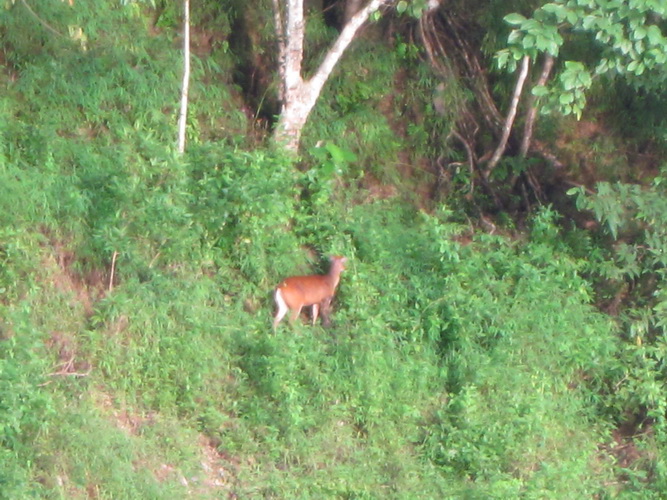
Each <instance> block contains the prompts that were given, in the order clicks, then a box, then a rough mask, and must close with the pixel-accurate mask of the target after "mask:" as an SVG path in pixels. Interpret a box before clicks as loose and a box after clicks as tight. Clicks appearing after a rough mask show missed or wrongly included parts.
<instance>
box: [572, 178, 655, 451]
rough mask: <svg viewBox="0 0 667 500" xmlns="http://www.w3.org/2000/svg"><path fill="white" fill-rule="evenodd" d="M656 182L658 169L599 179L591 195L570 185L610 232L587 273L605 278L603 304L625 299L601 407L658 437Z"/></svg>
mask: <svg viewBox="0 0 667 500" xmlns="http://www.w3.org/2000/svg"><path fill="white" fill-rule="evenodd" d="M664 184H665V183H664V174H663V175H660V176H658V177H656V179H655V181H654V183H653V184H652V185H651V186H649V187H641V186H639V185H631V184H622V183H616V184H609V183H604V182H601V183H598V185H597V192H596V193H595V194H594V195H587V194H585V193H584V192H583V191H579V190H572V191H571V194H577V195H578V196H577V205H578V206H579V207H580V208H581V209H585V210H591V211H592V212H593V213H594V214H595V216H596V218H597V219H598V220H599V221H600V222H601V223H603V224H604V228H605V229H606V232H607V233H608V234H609V236H610V237H611V240H612V245H611V246H610V251H609V252H608V253H606V254H604V255H603V256H601V257H602V258H600V259H599V261H598V263H597V265H595V266H592V267H591V271H592V272H593V273H595V274H596V275H597V276H598V277H599V279H600V280H601V281H602V282H603V283H604V284H605V287H606V289H607V290H608V292H607V294H608V296H607V297H605V298H606V299H607V300H608V301H609V303H611V304H614V303H619V302H620V301H623V303H624V305H625V308H624V311H623V313H622V315H621V316H620V317H619V322H620V324H621V325H622V330H623V337H624V340H625V341H626V343H625V344H624V346H623V351H622V355H621V356H620V360H619V364H618V366H617V367H616V368H615V369H614V377H613V378H612V379H611V380H610V382H609V383H610V386H611V387H610V388H609V391H610V393H611V397H610V398H609V400H608V401H607V404H609V410H610V411H611V413H612V414H613V415H615V417H616V418H617V419H619V420H621V421H628V420H629V421H630V423H633V419H634V418H646V419H648V420H649V421H650V422H651V423H652V424H653V426H654V429H655V431H656V434H657V440H658V441H659V442H664V439H665V436H666V434H665V432H666V430H667V428H666V421H665V411H666V410H667V400H666V399H665V397H664V389H665V374H664V370H663V366H664V363H665V360H666V359H667V348H666V347H667V345H666V344H665V342H664V336H665V333H666V331H667V322H665V310H667V292H666V291H665V287H664V282H665V266H666V264H667V261H666V260H665V252H666V251H667V240H665V234H667V232H666V229H665V228H666V227H667V219H665V209H666V208H667V207H665V189H664ZM615 307H618V306H615ZM612 384H613V385H612ZM612 387H613V388H612Z"/></svg>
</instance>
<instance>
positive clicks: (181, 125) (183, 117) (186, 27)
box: [178, 0, 190, 154]
mask: <svg viewBox="0 0 667 500" xmlns="http://www.w3.org/2000/svg"><path fill="white" fill-rule="evenodd" d="M189 88H190V0H183V85H182V87H181V110H180V113H179V116H178V152H179V153H181V154H183V152H184V151H185V129H186V124H187V121H188V91H189Z"/></svg>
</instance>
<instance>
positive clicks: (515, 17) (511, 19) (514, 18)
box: [503, 12, 526, 26]
mask: <svg viewBox="0 0 667 500" xmlns="http://www.w3.org/2000/svg"><path fill="white" fill-rule="evenodd" d="M503 20H504V21H505V22H506V23H507V24H511V25H512V26H520V25H521V24H522V23H523V22H524V21H526V18H525V17H524V16H522V15H521V14H519V13H517V12H513V13H512V14H507V15H506V16H505V17H504V18H503Z"/></svg>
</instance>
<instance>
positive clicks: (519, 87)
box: [484, 56, 530, 179]
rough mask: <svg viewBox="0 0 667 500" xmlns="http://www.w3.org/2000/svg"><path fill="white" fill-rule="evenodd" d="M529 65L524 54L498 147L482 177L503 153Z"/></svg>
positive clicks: (487, 174)
mask: <svg viewBox="0 0 667 500" xmlns="http://www.w3.org/2000/svg"><path fill="white" fill-rule="evenodd" d="M529 67H530V57H528V56H524V57H523V59H522V60H521V69H520V70H519V77H518V78H517V82H516V85H515V86H514V94H513V95H512V102H511V104H510V109H509V111H508V112H507V117H506V118H505V124H504V125H503V135H502V137H501V138H500V142H499V143H498V147H497V148H496V150H495V151H494V153H493V156H492V157H491V159H490V160H489V163H488V165H487V166H486V168H485V169H484V177H486V178H487V179H488V177H489V175H490V174H491V171H492V170H493V169H494V168H496V165H497V164H498V161H500V158H501V157H502V155H503V153H505V148H506V147H507V141H508V140H509V137H510V132H511V131H512V125H514V119H515V118H516V112H517V109H518V107H519V99H521V93H522V92H523V85H524V83H526V77H527V76H528V68H529Z"/></svg>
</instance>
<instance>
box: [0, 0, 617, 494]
mask: <svg viewBox="0 0 667 500" xmlns="http://www.w3.org/2000/svg"><path fill="white" fill-rule="evenodd" d="M87 6H88V4H87V3H85V2H83V3H82V5H81V9H80V10H79V11H78V12H77V13H76V16H79V18H78V19H77V22H79V23H80V24H82V25H83V26H88V25H87V24H86V23H93V20H95V19H97V18H96V17H95V16H94V13H93V12H88V11H87V10H86V7H87ZM106 8H108V6H107V5H105V9H106ZM105 12H106V13H107V14H108V16H106V19H105V21H104V23H103V24H100V23H101V21H99V20H96V21H95V23H96V24H95V25H94V26H95V29H93V28H92V25H91V26H89V27H88V29H87V30H86V32H87V33H88V37H89V38H88V42H87V50H85V51H84V50H82V49H81V47H76V46H71V45H69V44H67V43H64V42H62V43H64V46H63V45H62V44H61V42H56V41H53V40H51V41H49V42H48V43H47V44H46V49H45V50H43V51H39V52H38V51H35V49H34V46H33V45H32V43H33V42H32V41H31V40H30V39H28V40H19V39H16V40H13V41H12V43H13V44H14V48H15V50H16V54H15V58H16V60H15V61H14V64H15V66H14V71H15V72H16V73H15V75H14V76H13V77H12V78H11V81H10V79H9V78H8V77H7V76H5V78H6V81H5V83H6V85H7V89H8V92H7V93H6V94H5V95H4V96H3V100H2V108H1V110H0V111H1V112H2V115H3V116H2V117H1V119H0V123H2V124H3V125H2V129H1V130H0V132H1V134H2V150H1V153H2V154H1V156H0V185H2V186H5V187H6V193H7V195H6V196H2V197H0V218H1V220H2V225H1V226H0V236H1V237H0V255H1V257H2V261H1V266H0V290H1V291H2V300H1V302H0V318H2V323H1V324H0V327H1V333H2V340H1V341H0V390H1V391H2V394H6V395H7V396H6V397H5V398H3V400H2V402H1V403H0V421H1V422H2V424H3V425H2V447H1V448H0V453H2V457H1V460H0V464H2V465H0V484H2V488H0V491H1V493H0V496H4V497H6V498H24V497H29V496H31V495H32V496H47V497H54V498H87V497H93V496H100V497H109V498H179V497H184V496H186V495H188V494H189V495H191V496H193V497H201V498H207V497H226V496H227V495H228V494H235V495H237V496H238V497H239V498H254V497H267V496H268V497H274V498H311V497H314V498H318V497H319V498H321V497H343V498H348V497H349V498H352V497H354V498H443V497H451V498H460V497H461V496H466V497H470V498H489V497H496V498H509V497H516V496H521V495H523V496H526V497H538V498H543V497H549V496H553V497H556V496H557V497H559V498H566V497H568V498H583V497H590V496H592V495H594V494H599V493H600V492H602V491H605V490H608V489H609V488H608V486H607V485H608V482H609V481H610V480H611V478H612V473H613V468H612V463H611V461H610V460H609V459H608V458H607V457H606V456H605V455H604V454H603V453H601V452H600V451H599V448H598V447H599V445H600V443H601V442H604V440H605V439H606V438H605V436H606V430H607V424H606V422H605V421H604V420H603V419H602V418H601V417H600V416H599V415H598V414H597V411H596V410H597V408H598V406H597V405H596V404H595V403H596V401H595V397H596V391H595V389H596V387H597V386H599V385H602V381H603V380H604V377H605V373H606V370H607V369H608V366H609V363H612V357H613V354H614V350H615V338H614V329H613V325H612V324H611V323H610V322H609V321H608V320H607V319H606V318H604V317H603V316H601V315H600V314H599V313H597V312H596V311H595V310H594V309H593V308H592V307H591V306H590V305H589V302H590V299H589V296H588V295H589V293H590V290H589V286H588V284H587V283H586V282H585V281H584V280H583V279H582V278H581V277H579V274H578V270H579V269H580V268H581V265H582V263H581V262H579V261H577V260H576V259H575V258H573V257H571V256H570V255H569V251H568V249H567V247H565V246H563V245H560V244H559V243H558V241H559V235H558V233H557V230H556V229H555V227H554V224H553V214H550V213H549V212H548V211H544V212H542V213H541V214H540V215H539V216H538V217H537V218H536V219H535V221H534V225H533V230H532V232H531V233H530V234H528V235H526V237H525V238H524V239H522V240H519V241H513V240H511V239H509V238H505V237H495V236H494V237H491V236H487V235H478V234H467V235H466V238H465V239H464V238H460V235H461V234H462V233H464V232H465V231H466V230H465V228H462V227H460V226H458V225H457V224H455V223H453V222H451V220H452V214H449V213H446V212H443V213H439V214H434V215H426V214H424V213H422V212H416V211H415V210H414V209H413V208H412V207H411V206H409V205H405V204H403V203H401V202H400V201H398V200H397V199H390V200H385V201H368V200H366V201H365V202H363V203H362V202H360V201H359V200H361V199H366V198H368V197H367V196H366V193H365V192H363V191H361V192H357V190H356V188H354V187H353V183H352V181H351V180H349V179H347V178H340V177H339V176H338V175H337V174H336V173H335V171H333V170H332V169H330V168H327V166H326V165H311V167H312V168H311V169H310V170H309V171H308V172H307V173H305V174H300V173H298V172H297V171H296V170H295V169H294V168H293V166H292V165H291V164H290V162H289V161H288V160H285V159H283V158H280V157H277V156H275V155H273V154H272V153H269V152H265V151H262V150H261V149H258V150H255V151H244V150H243V148H242V147H239V146H237V145H235V144H238V143H239V141H242V139H235V138H233V137H227V138H226V140H223V141H217V142H204V141H200V142H199V143H198V141H197V140H192V141H191V143H190V144H191V146H190V150H189V153H188V154H187V155H186V157H184V158H183V159H178V158H175V157H173V155H172V152H171V147H172V142H173V139H174V136H175V134H174V123H175V120H174V115H175V113H174V107H173V106H174V103H175V102H176V96H177V91H178V55H177V53H175V52H174V51H172V49H171V48H170V45H171V43H170V41H169V40H167V39H166V38H162V37H152V38H151V37H147V36H146V31H147V30H146V29H145V28H144V26H143V20H142V18H141V17H140V16H136V15H135V11H134V10H132V9H125V10H123V9H112V8H109V10H108V12H107V11H105ZM12 15H13V16H15V17H12V18H11V22H14V23H17V25H20V23H28V22H32V21H31V20H29V19H25V17H21V16H20V15H19V13H17V12H16V11H15V10H14V11H12ZM68 15H71V16H74V15H75V14H73V13H70V14H68ZM54 16H55V14H54ZM56 21H57V17H54V19H53V21H52V22H54V23H55V22H56ZM6 22H7V23H9V21H6ZM114 23H118V24H114ZM121 26H122V28H121ZM114 31H117V32H118V33H120V34H122V36H120V37H117V40H118V41H117V42H116V43H115V44H110V42H109V38H108V37H107V36H106V34H107V33H109V32H114ZM196 67H197V70H196V71H195V81H203V75H204V74H206V75H207V81H209V82H213V81H216V80H217V81H220V80H223V79H224V75H223V73H224V72H223V71H222V70H221V69H220V68H222V67H223V66H221V65H218V66H217V68H218V70H217V71H216V66H214V65H212V64H209V65H208V66H206V67H204V65H203V64H200V65H196ZM229 95H231V92H230V90H229V88H228V87H226V86H224V85H223V86H215V85H214V84H213V83H209V85H207V86H206V87H204V86H203V85H202V86H198V85H197V84H196V85H195V86H194V96H195V97H196V99H195V100H194V102H193V106H194V110H193V116H198V117H199V118H200V121H199V122H198V123H199V124H200V126H202V127H203V128H205V125H203V124H207V123H219V122H220V121H221V120H222V121H223V122H224V123H225V124H226V126H227V129H228V130H239V129H240V128H241V127H242V125H243V123H242V117H241V115H239V114H238V113H237V112H236V111H235V110H233V109H230V110H229V111H224V110H223V111H222V112H221V111H219V108H216V106H215V103H216V102H219V101H220V100H221V99H223V98H224V97H225V96H229ZM319 112H320V113H323V114H326V110H320V111H319ZM221 114H222V118H221V117H220V115H221ZM331 123H333V122H331ZM378 128H380V129H381V128H382V127H381V126H380V125H378ZM373 130H375V129H373ZM382 130H385V129H382ZM387 130H388V129H387ZM386 133H387V132H386V131H383V132H382V133H381V134H377V136H378V137H380V138H384V137H385V136H386ZM193 135H194V134H193ZM192 139H196V138H195V137H193V138H192ZM397 141H398V139H397ZM382 142H383V144H382V146H378V148H377V149H376V151H378V152H379V153H378V154H379V155H381V154H382V151H383V149H382V148H383V147H387V144H386V141H384V139H382ZM370 144H371V145H372V142H370ZM392 148H394V149H395V148H396V144H393V145H392ZM369 150H373V148H372V147H370V146H369ZM392 151H393V150H392ZM368 161H372V157H370V159H369V160H368ZM342 186H346V188H345V189H341V187H342ZM302 187H307V188H308V196H303V193H302V192H301V188H302ZM298 195H302V196H303V197H302V198H301V199H302V201H301V202H297V201H296V200H297V199H299V198H298ZM459 240H461V241H466V242H467V241H469V240H471V241H472V243H470V244H463V243H460V242H459ZM306 247H308V248H312V249H315V250H316V251H317V252H321V253H328V252H336V253H342V254H345V255H348V256H349V257H350V258H351V262H352V264H351V266H350V269H349V270H348V272H347V273H346V274H345V275H344V276H343V281H342V285H341V289H340V293H339V297H338V301H337V302H338V304H339V308H338V311H337V312H336V315H335V319H336V325H335V328H334V329H332V330H330V331H324V330H321V329H320V328H319V327H316V328H308V327H305V326H303V327H297V328H295V330H294V331H290V330H288V329H284V330H281V331H280V332H279V333H278V334H277V335H272V334H271V333H270V331H269V330H270V311H271V307H272V306H271V303H270V297H269V291H270V289H271V286H272V285H273V284H274V283H275V282H276V281H277V280H278V279H279V278H280V276H282V275H284V274H289V273H292V272H303V271H306V270H308V269H310V268H312V266H313V265H316V264H317V263H313V262H310V261H309V260H308V257H307V256H308V254H309V252H307V251H306V250H305V248H306ZM112 271H113V272H112ZM584 381H586V383H583V382H584Z"/></svg>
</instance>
